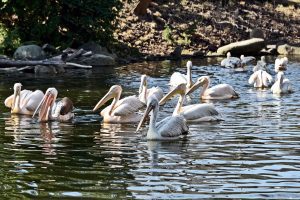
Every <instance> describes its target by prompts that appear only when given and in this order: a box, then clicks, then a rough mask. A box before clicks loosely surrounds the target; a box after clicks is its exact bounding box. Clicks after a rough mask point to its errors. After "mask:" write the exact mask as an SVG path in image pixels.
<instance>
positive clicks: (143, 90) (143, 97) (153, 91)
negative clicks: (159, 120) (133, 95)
mask: <svg viewBox="0 0 300 200" xmlns="http://www.w3.org/2000/svg"><path fill="white" fill-rule="evenodd" d="M147 84H148V82H147V75H145V74H143V75H142V76H141V84H140V89H139V99H140V101H142V102H143V103H144V104H145V105H146V104H147V99H148V98H149V97H150V96H152V95H154V96H155V97H156V98H157V99H158V100H160V99H161V98H162V97H163V96H164V93H163V91H162V89H161V88H160V87H152V88H149V89H148V88H147Z"/></svg>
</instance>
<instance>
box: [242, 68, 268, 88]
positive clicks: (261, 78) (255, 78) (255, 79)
mask: <svg viewBox="0 0 300 200" xmlns="http://www.w3.org/2000/svg"><path fill="white" fill-rule="evenodd" d="M272 81H273V78H272V76H271V75H270V74H269V73H268V72H266V71H264V70H261V69H260V70H258V71H256V72H254V73H253V74H252V75H251V76H250V78H249V80H248V82H249V84H254V87H256V88H267V87H269V85H270V84H271V83H272Z"/></svg>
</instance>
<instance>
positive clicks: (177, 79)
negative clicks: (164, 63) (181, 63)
mask: <svg viewBox="0 0 300 200" xmlns="http://www.w3.org/2000/svg"><path fill="white" fill-rule="evenodd" d="M192 66H193V64H192V61H187V63H186V68H187V72H186V75H183V74H181V73H179V72H174V73H173V74H172V76H171V78H170V83H169V85H170V86H171V88H174V87H176V86H177V85H179V84H181V83H185V84H186V86H187V88H190V87H191V86H192V84H193V81H192V71H191V70H192Z"/></svg>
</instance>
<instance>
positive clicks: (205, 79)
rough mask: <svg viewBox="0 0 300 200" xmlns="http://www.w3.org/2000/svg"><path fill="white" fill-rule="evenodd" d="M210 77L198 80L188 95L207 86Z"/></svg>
mask: <svg viewBox="0 0 300 200" xmlns="http://www.w3.org/2000/svg"><path fill="white" fill-rule="evenodd" d="M209 80H210V79H209V76H201V77H200V78H198V80H197V81H196V82H195V83H194V85H193V86H192V87H191V88H190V89H189V90H187V91H186V95H189V94H191V93H193V92H194V91H195V90H196V89H198V88H199V87H200V86H202V85H204V84H206V83H208V82H209Z"/></svg>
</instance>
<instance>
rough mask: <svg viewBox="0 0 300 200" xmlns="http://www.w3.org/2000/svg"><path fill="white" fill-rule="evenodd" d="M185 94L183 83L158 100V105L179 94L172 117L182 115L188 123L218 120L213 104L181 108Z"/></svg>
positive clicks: (217, 113)
mask: <svg viewBox="0 0 300 200" xmlns="http://www.w3.org/2000/svg"><path fill="white" fill-rule="evenodd" d="M185 93H186V85H185V84H184V83H183V84H180V85H178V86H177V87H176V88H174V89H173V90H171V91H170V92H169V93H168V94H166V95H165V96H164V97H163V98H162V99H161V100H160V102H159V105H163V104H164V103H165V102H166V101H167V100H168V99H171V98H172V97H174V96H175V95H176V94H179V99H178V102H177V105H176V108H175V110H174V112H173V116H176V115H182V116H183V117H184V118H185V119H186V120H187V121H188V122H207V121H218V120H220V117H219V112H218V111H217V110H216V109H215V106H214V105H213V104H210V103H203V104H192V105H188V106H182V104H183V101H184V98H185Z"/></svg>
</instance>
